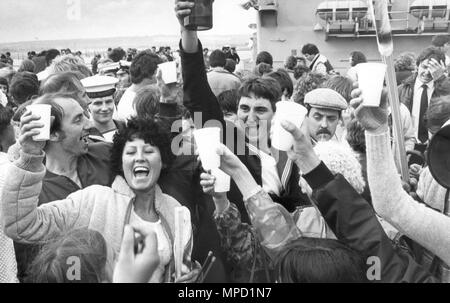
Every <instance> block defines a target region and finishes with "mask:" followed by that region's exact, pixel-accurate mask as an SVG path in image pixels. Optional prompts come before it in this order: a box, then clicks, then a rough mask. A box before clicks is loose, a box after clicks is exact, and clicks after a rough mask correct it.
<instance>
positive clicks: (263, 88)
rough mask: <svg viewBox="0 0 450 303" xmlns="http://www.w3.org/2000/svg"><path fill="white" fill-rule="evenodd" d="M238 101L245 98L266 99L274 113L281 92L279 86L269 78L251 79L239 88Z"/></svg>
mask: <svg viewBox="0 0 450 303" xmlns="http://www.w3.org/2000/svg"><path fill="white" fill-rule="evenodd" d="M238 93H239V99H241V98H242V97H246V98H257V99H259V98H261V99H267V100H269V101H270V103H271V105H272V110H273V111H274V112H275V111H276V106H275V104H276V103H277V102H278V101H280V100H281V96H282V91H281V87H280V84H278V82H277V81H276V80H275V79H273V78H270V77H267V76H264V77H253V78H249V79H247V80H245V81H244V83H242V85H241V87H240V88H239V92H238Z"/></svg>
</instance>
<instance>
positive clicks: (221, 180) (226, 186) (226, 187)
mask: <svg viewBox="0 0 450 303" xmlns="http://www.w3.org/2000/svg"><path fill="white" fill-rule="evenodd" d="M211 173H212V175H213V176H214V177H216V183H215V184H214V191H215V192H216V193H227V192H229V191H230V183H231V177H230V176H228V175H227V174H226V173H224V172H223V171H221V170H220V169H218V168H216V169H213V170H212V171H211Z"/></svg>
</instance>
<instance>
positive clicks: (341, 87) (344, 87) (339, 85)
mask: <svg viewBox="0 0 450 303" xmlns="http://www.w3.org/2000/svg"><path fill="white" fill-rule="evenodd" d="M322 87H323V88H331V89H332V90H334V91H336V92H338V93H339V94H340V95H341V96H342V97H344V99H345V100H346V101H347V102H348V103H350V100H352V91H353V81H352V80H351V79H349V78H347V77H344V76H332V77H331V78H330V79H328V80H327V81H325V82H324V83H323V84H322Z"/></svg>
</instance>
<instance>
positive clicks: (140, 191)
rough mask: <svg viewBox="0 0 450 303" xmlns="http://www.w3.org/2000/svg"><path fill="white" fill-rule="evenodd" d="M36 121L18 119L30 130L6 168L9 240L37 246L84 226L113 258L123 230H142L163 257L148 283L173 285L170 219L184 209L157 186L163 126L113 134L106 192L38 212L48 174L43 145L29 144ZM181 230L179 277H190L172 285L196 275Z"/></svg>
mask: <svg viewBox="0 0 450 303" xmlns="http://www.w3.org/2000/svg"><path fill="white" fill-rule="evenodd" d="M36 120H38V119H36V117H35V116H33V115H31V114H30V113H26V114H25V115H24V116H23V117H22V121H21V125H22V127H24V128H26V129H28V130H29V131H28V132H25V133H24V134H23V135H22V136H21V138H20V142H21V146H22V152H21V157H20V159H19V160H18V161H17V162H16V163H15V164H10V165H9V166H8V174H9V176H10V178H8V180H7V181H6V184H5V187H4V188H5V191H4V194H5V195H4V196H3V197H2V200H1V201H2V204H3V205H2V206H3V209H2V215H3V218H4V223H5V232H6V234H7V235H8V236H9V237H10V238H12V239H15V240H16V241H20V242H26V243H34V244H40V243H45V242H47V241H49V240H52V239H55V238H56V237H58V236H61V235H62V234H63V233H65V232H67V231H70V230H74V229H79V228H86V227H87V228H89V229H92V230H96V231H98V232H100V233H101V234H102V236H103V237H104V238H105V240H106V242H107V243H108V245H110V246H111V247H112V249H113V250H114V252H115V253H116V254H115V255H118V252H119V250H120V245H121V241H122V237H123V234H124V228H125V226H127V225H132V226H134V225H145V226H147V227H148V228H151V229H152V230H153V231H154V232H155V233H156V235H157V240H158V254H159V257H160V265H159V266H158V268H157V269H156V271H155V272H154V274H153V275H152V277H151V279H150V282H155V283H161V282H170V281H171V280H172V274H173V270H174V257H173V256H174V253H173V249H174V236H175V235H174V233H175V218H174V216H175V215H174V214H175V210H176V209H177V208H178V207H181V205H180V203H178V201H176V200H175V199H174V198H172V197H170V196H168V195H165V194H163V192H162V190H161V188H160V187H159V185H158V184H157V183H158V180H159V178H160V175H161V174H164V171H165V169H167V168H169V167H170V165H171V163H172V160H173V153H172V152H171V150H170V146H171V144H170V136H169V134H168V133H167V131H166V128H165V127H164V125H163V124H162V123H161V122H159V121H157V120H153V119H139V118H133V119H131V120H129V122H128V125H127V127H126V128H124V129H123V130H120V131H119V132H118V133H117V134H116V135H115V137H114V143H113V148H112V152H111V163H112V170H113V172H114V174H115V176H116V178H115V181H114V183H113V184H112V186H111V187H105V186H99V185H94V186H90V187H87V188H85V189H83V190H80V191H78V192H75V193H73V194H71V195H70V196H68V197H67V198H66V199H65V200H60V201H53V202H51V203H49V204H45V205H42V206H40V207H37V205H38V197H39V192H40V185H41V183H42V180H43V178H44V176H45V173H46V170H45V166H44V165H43V163H42V161H43V159H44V153H43V151H42V147H43V143H42V142H35V141H33V139H32V138H33V136H34V135H36V133H38V132H39V128H40V125H39V123H36ZM19 180H22V181H23V182H22V181H19ZM18 197H19V199H18ZM18 205H20V207H18ZM183 227H184V228H185V235H186V236H185V237H183V239H182V242H181V243H182V244H181V245H182V246H181V248H182V249H183V250H182V251H183V252H184V254H183V264H182V272H183V273H184V274H186V273H187V274H186V275H185V276H182V277H181V278H179V280H178V281H177V282H190V281H194V280H195V279H196V277H197V275H198V273H199V271H198V264H196V268H195V269H194V270H192V269H193V268H192V263H191V258H190V255H191V252H192V228H191V224H190V220H189V222H187V224H186V225H184V226H183ZM108 257H109V258H114V257H111V256H108ZM108 261H113V262H114V261H116V260H115V259H114V260H108Z"/></svg>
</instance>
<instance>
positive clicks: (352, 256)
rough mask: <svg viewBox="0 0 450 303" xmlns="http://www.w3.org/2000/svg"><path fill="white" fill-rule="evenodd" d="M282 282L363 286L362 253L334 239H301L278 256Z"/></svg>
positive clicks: (277, 261)
mask: <svg viewBox="0 0 450 303" xmlns="http://www.w3.org/2000/svg"><path fill="white" fill-rule="evenodd" d="M275 273H276V275H277V278H278V279H279V280H278V282H280V283H363V282H366V281H367V279H366V266H365V263H364V260H363V258H362V256H361V254H360V253H358V252H356V251H354V250H353V249H351V248H349V247H348V246H346V245H345V244H343V243H342V242H340V241H337V240H332V239H312V238H300V239H297V240H295V241H293V242H291V243H288V244H287V245H286V246H285V247H284V248H283V250H282V251H281V253H280V254H279V255H278V257H277V260H276V263H275Z"/></svg>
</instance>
